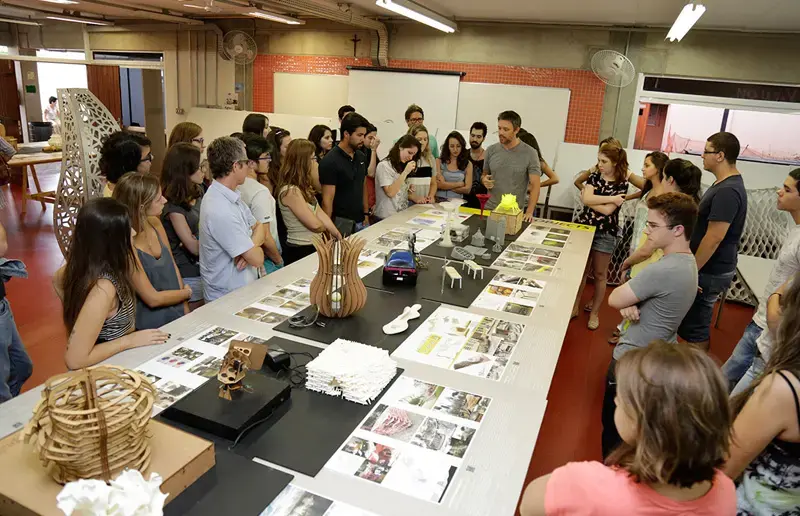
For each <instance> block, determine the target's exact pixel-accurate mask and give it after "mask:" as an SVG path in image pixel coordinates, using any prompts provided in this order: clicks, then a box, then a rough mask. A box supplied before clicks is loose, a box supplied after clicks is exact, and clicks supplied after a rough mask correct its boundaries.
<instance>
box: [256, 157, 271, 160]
mask: <svg viewBox="0 0 800 516" xmlns="http://www.w3.org/2000/svg"><path fill="white" fill-rule="evenodd" d="M255 161H272V158H270V157H269V156H264V157H263V158H257V159H256V160H255Z"/></svg>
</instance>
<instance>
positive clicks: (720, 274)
mask: <svg viewBox="0 0 800 516" xmlns="http://www.w3.org/2000/svg"><path fill="white" fill-rule="evenodd" d="M739 148H740V146H739V140H738V139H737V138H736V136H734V135H733V134H731V133H725V132H721V133H716V134H714V135H712V136H710V137H709V138H708V141H706V146H705V150H704V151H703V168H705V169H706V170H708V171H709V172H711V173H712V174H714V177H715V178H716V181H714V184H713V185H712V186H711V188H709V189H708V190H707V191H706V192H705V194H704V195H703V198H702V199H701V201H700V213H699V216H698V219H697V226H696V227H695V229H694V232H693V233H692V241H691V248H692V252H693V253H694V254H695V259H696V260H697V270H698V271H699V278H698V284H699V289H698V292H697V296H696V297H695V300H694V304H692V307H691V308H690V309H689V313H687V314H686V317H685V318H684V319H683V322H682V323H681V326H680V328H678V335H679V336H680V337H681V338H682V339H683V340H685V341H687V342H689V343H691V344H695V345H697V346H699V347H701V348H703V349H706V350H708V346H709V338H710V331H709V328H710V325H711V318H712V315H713V310H714V304H715V303H716V302H717V300H718V299H719V297H720V295H721V294H722V293H724V292H725V291H726V290H727V289H728V287H729V286H730V284H731V282H732V281H733V276H734V274H735V273H736V262H737V256H738V252H739V240H740V239H741V237H742V232H743V231H744V223H745V220H746V218H747V192H746V191H745V189H744V181H743V180H742V175H741V174H740V173H739V171H738V170H737V169H736V158H738V157H739Z"/></svg>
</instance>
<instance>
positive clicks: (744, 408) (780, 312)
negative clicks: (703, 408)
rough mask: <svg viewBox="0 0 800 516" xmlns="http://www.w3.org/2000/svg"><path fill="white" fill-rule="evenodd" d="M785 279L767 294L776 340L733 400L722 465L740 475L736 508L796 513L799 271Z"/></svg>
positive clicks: (799, 492) (799, 500)
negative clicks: (761, 370) (758, 371)
mask: <svg viewBox="0 0 800 516" xmlns="http://www.w3.org/2000/svg"><path fill="white" fill-rule="evenodd" d="M787 283H789V285H788V287H787V285H784V286H782V287H781V288H780V289H778V291H777V292H775V293H774V294H772V296H770V299H769V304H768V308H767V310H768V314H767V323H768V328H767V329H765V330H764V331H769V332H774V334H775V344H774V347H773V348H772V350H771V355H770V356H769V358H768V359H767V365H766V368H765V369H764V373H763V374H762V375H761V376H760V377H759V378H757V379H756V380H755V381H753V383H751V384H750V386H749V387H747V389H746V390H745V391H744V392H742V393H741V394H740V395H738V396H736V397H735V398H734V399H733V400H732V404H733V410H734V413H735V414H736V419H735V421H734V423H733V438H732V439H731V453H730V458H729V459H728V462H727V464H725V468H724V469H725V473H727V474H728V476H729V477H731V478H740V477H741V481H740V483H739V486H738V488H737V489H736V495H737V502H738V504H737V505H738V510H739V514H796V513H797V508H798V507H800V401H798V400H800V275H795V276H794V278H793V279H791V280H789V282H787ZM769 305H772V307H777V309H774V310H771V309H770V308H771V307H770V306H769Z"/></svg>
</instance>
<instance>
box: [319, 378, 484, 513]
mask: <svg viewBox="0 0 800 516" xmlns="http://www.w3.org/2000/svg"><path fill="white" fill-rule="evenodd" d="M490 403H491V399H490V398H487V397H485V396H479V395H477V394H471V393H468V392H462V391H455V390H453V389H450V388H447V387H443V386H441V385H434V384H431V383H427V382H423V381H421V380H417V379H415V378H411V377H409V376H401V377H400V378H398V379H397V381H396V382H395V383H394V385H392V387H391V388H390V389H389V390H388V391H387V392H386V394H385V395H384V396H383V397H382V398H381V400H380V402H379V403H378V404H377V405H376V407H375V408H374V409H373V410H372V411H371V412H370V413H369V415H367V417H366V419H364V421H363V422H362V423H361V424H360V425H359V426H358V428H357V429H356V430H355V431H354V432H353V434H352V435H351V436H350V438H348V439H347V441H346V442H345V443H344V445H343V446H342V447H341V448H340V449H339V451H337V452H336V453H335V454H334V456H333V457H332V458H331V460H330V461H328V464H327V465H326V467H328V468H330V469H333V470H335V471H338V472H339V473H343V474H345V475H353V476H357V477H359V478H362V479H364V480H366V481H369V482H374V483H376V484H380V485H381V486H382V487H385V488H387V489H391V490H393V491H398V492H400V493H403V494H407V495H409V496H413V497H415V498H421V499H423V500H427V501H429V502H434V503H440V502H441V501H442V499H443V498H444V495H445V493H446V492H447V489H448V487H449V486H450V484H451V483H452V481H453V478H454V476H455V474H456V472H457V471H458V468H460V467H461V464H462V462H463V460H464V457H465V456H466V455H467V453H468V451H469V447H470V445H471V444H472V442H473V440H474V438H475V434H476V433H477V432H478V429H479V428H480V425H481V421H483V418H484V417H485V415H486V411H487V409H488V408H489V404H490Z"/></svg>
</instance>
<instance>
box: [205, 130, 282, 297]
mask: <svg viewBox="0 0 800 516" xmlns="http://www.w3.org/2000/svg"><path fill="white" fill-rule="evenodd" d="M208 166H209V168H210V169H211V175H212V176H213V177H214V182H213V183H211V186H210V187H209V188H208V192H206V194H205V195H204V196H203V204H202V206H201V207H200V238H199V239H200V276H201V277H202V279H203V287H204V288H203V294H204V296H205V300H206V302H210V301H214V300H215V299H217V298H219V297H222V296H224V295H225V294H227V293H229V292H231V291H233V290H236V289H237V288H239V287H243V286H245V285H247V284H249V283H251V282H253V281H255V280H256V279H258V274H259V271H262V270H263V267H264V250H263V249H262V246H263V245H264V241H265V238H266V228H265V226H264V225H263V224H261V223H260V222H258V221H256V219H255V217H254V216H253V213H252V212H251V211H250V208H248V207H247V205H246V204H245V203H244V201H243V200H242V197H241V194H240V193H239V192H238V191H237V188H238V187H239V186H241V185H242V184H243V183H244V182H245V179H246V178H247V174H248V172H250V160H249V159H247V154H246V152H245V146H244V143H243V142H242V141H241V140H238V139H236V138H231V137H228V136H223V137H221V138H217V139H216V140H214V141H213V142H211V145H209V146H208Z"/></svg>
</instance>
